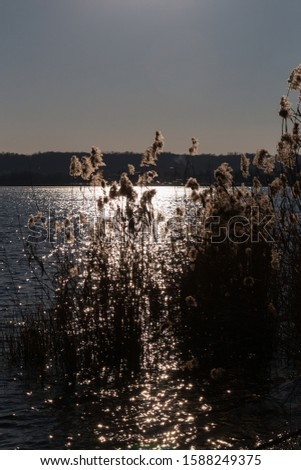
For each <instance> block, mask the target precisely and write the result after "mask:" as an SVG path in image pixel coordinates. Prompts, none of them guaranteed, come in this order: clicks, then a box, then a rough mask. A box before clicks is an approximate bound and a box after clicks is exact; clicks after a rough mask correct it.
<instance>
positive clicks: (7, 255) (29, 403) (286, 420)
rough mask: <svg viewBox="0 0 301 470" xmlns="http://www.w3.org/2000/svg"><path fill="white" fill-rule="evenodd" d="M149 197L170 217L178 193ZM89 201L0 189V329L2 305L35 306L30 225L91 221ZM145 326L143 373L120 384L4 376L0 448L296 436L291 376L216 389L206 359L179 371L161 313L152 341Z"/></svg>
mask: <svg viewBox="0 0 301 470" xmlns="http://www.w3.org/2000/svg"><path fill="white" fill-rule="evenodd" d="M157 189H158V192H157V195H156V196H155V199H154V204H155V206H156V207H157V208H158V209H159V210H163V211H164V212H165V214H167V215H169V214H172V212H173V211H174V209H175V207H176V205H177V204H178V203H181V201H182V200H183V196H184V195H185V189H184V188H180V187H160V188H157ZM138 192H139V189H138ZM97 194H99V190H96V193H95V191H94V190H93V189H89V188H86V189H85V190H84V191H83V190H81V189H80V188H78V187H74V188H55V187H54V188H35V189H34V190H33V189H31V188H0V195H1V199H2V202H3V203H2V205H1V208H0V227H1V231H0V237H1V238H0V249H1V273H2V276H1V279H0V289H1V294H2V295H1V298H0V315H1V319H0V321H1V322H3V320H4V321H7V319H9V315H10V314H11V313H10V310H9V309H8V306H9V304H11V306H12V307H13V308H14V309H17V307H18V305H19V304H20V303H22V306H23V305H28V306H31V305H32V304H34V305H36V304H37V302H38V301H40V300H41V299H40V292H39V291H38V288H37V287H36V286H35V285H34V284H33V285H31V287H30V288H29V287H28V286H29V279H30V277H31V273H30V270H29V268H28V265H27V261H26V258H25V257H24V254H23V252H22V249H23V240H22V238H23V237H26V236H27V232H28V229H27V220H28V217H29V215H30V214H35V213H36V212H37V211H39V210H41V211H42V212H43V213H46V214H47V213H51V212H52V211H56V212H57V213H63V214H64V216H65V217H66V216H67V215H68V214H70V213H72V212H76V211H78V209H79V208H80V209H81V210H84V211H85V212H87V213H88V214H92V215H93V214H95V215H96V214H97V213H98V212H97V207H96V204H95V195H96V196H97ZM46 251H47V250H46ZM158 271H159V270H158ZM175 274H176V273H175ZM156 281H158V283H159V281H160V279H156ZM163 287H164V286H163V285H162V288H163ZM16 288H17V291H18V296H17V304H18V305H16V301H15V299H16V297H15V293H16ZM13 299H14V300H13ZM22 306H21V307H22ZM19 307H20V305H19ZM147 318H148V317H147V316H146V320H145V321H144V323H143V325H142V326H143V335H144V338H145V344H146V347H145V350H144V353H143V363H142V369H141V370H140V371H138V372H135V373H132V374H130V375H129V376H127V377H124V376H122V377H118V375H117V376H116V375H114V374H113V373H112V372H110V373H109V372H106V371H103V373H102V374H101V378H100V379H99V380H98V381H97V382H96V381H95V380H90V379H89V378H88V379H87V378H83V379H82V380H81V381H79V383H77V384H76V385H75V384H73V383H69V384H67V385H66V384H61V383H60V382H59V381H58V380H57V379H55V378H53V380H52V382H51V383H49V384H48V383H47V384H45V383H42V384H41V383H40V382H39V380H40V379H39V378H38V376H39V374H38V373H37V371H32V372H28V371H27V372H26V373H25V371H23V370H21V371H20V370H18V369H17V368H14V367H11V368H6V371H5V373H3V376H2V378H1V379H0V394H1V395H2V397H5V400H1V403H0V417H1V421H2V422H1V425H0V436H1V438H2V439H1V442H2V443H1V444H0V447H1V448H7V449H11V448H16V447H19V448H34V449H38V448H44V449H47V448H49V449H51V448H53V449H60V448H71V449H126V448H128V449H132V448H137V449H138V448H139V449H140V448H141V449H142V448H156V449H177V448H178V449H190V448H191V449H193V448H195V449H227V448H234V449H236V448H254V447H255V446H256V445H258V444H260V443H261V442H264V441H267V440H269V439H271V438H274V437H275V436H279V435H281V433H283V429H287V427H288V425H290V426H291V427H293V428H295V427H297V426H300V423H301V417H300V416H298V409H299V408H298V406H299V402H300V400H299V399H298V397H299V396H301V384H300V383H299V379H298V378H296V377H298V375H292V377H293V378H292V379H290V380H286V379H285V377H284V374H283V376H280V377H279V376H278V377H277V381H275V383H274V382H273V381H272V380H271V375H269V374H268V373H266V375H264V374H263V375H262V374H260V373H259V372H258V371H257V370H255V371H253V372H252V373H249V374H248V373H246V372H245V371H243V370H241V369H235V368H234V367H233V369H231V368H230V370H228V371H227V375H226V377H225V379H224V380H222V381H220V382H218V381H215V380H213V379H212V378H211V377H210V368H209V366H208V365H207V364H206V357H205V356H204V358H203V359H202V361H203V363H202V364H201V367H200V370H197V371H194V370H189V368H187V367H185V364H184V362H183V358H182V357H181V354H180V351H179V348H178V345H177V342H176V340H175V338H174V335H173V332H172V331H171V330H170V329H169V328H168V323H167V322H166V319H165V318H164V312H163V318H160V319H159V321H160V322H161V323H162V325H163V324H166V329H164V330H163V328H162V329H161V330H160V331H159V334H158V331H157V330H155V331H153V330H152V325H151V324H150V322H149V321H148V319H147ZM150 338H151V341H150V340H149V339H150ZM0 359H1V357H0ZM218 366H219V364H216V367H218ZM41 385H42V386H41ZM290 397H291V398H290ZM294 407H295V408H294ZM292 410H293V412H292Z"/></svg>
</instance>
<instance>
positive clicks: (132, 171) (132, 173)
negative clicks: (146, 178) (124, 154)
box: [128, 163, 136, 175]
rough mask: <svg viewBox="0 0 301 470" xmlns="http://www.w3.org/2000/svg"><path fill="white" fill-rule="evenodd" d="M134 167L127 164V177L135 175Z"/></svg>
mask: <svg viewBox="0 0 301 470" xmlns="http://www.w3.org/2000/svg"><path fill="white" fill-rule="evenodd" d="M135 171H136V169H135V167H134V165H131V164H130V163H129V164H128V172H129V175H134V174H135Z"/></svg>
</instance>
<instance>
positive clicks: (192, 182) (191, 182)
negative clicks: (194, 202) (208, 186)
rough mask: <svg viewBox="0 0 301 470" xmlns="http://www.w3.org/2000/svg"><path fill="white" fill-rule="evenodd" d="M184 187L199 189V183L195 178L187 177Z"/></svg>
mask: <svg viewBox="0 0 301 470" xmlns="http://www.w3.org/2000/svg"><path fill="white" fill-rule="evenodd" d="M185 187H186V188H190V189H192V190H198V189H200V185H199V183H198V182H197V180H196V179H195V178H189V179H188V180H187V183H186V185H185Z"/></svg>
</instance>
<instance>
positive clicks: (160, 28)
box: [0, 0, 301, 153]
mask: <svg viewBox="0 0 301 470" xmlns="http://www.w3.org/2000/svg"><path fill="white" fill-rule="evenodd" d="M300 18H301V1H300V0H285V1H284V0H0V58H1V75H0V80H1V89H0V96H1V107H0V109H1V110H0V151H12V152H13V151H15V152H25V153H31V152H34V151H44V150H63V151H64V150H70V151H75V150H78V151H79V150H84V151H85V150H87V151H88V150H89V149H90V147H91V146H92V145H98V146H99V147H100V148H101V149H102V150H103V151H109V150H116V151H124V150H134V151H139V152H140V151H141V152H142V151H143V150H144V149H145V148H146V147H147V146H148V145H149V144H151V143H152V139H153V136H154V132H155V131H156V129H160V130H161V131H162V133H163V135H164V136H165V139H166V145H165V150H166V151H171V152H178V153H183V152H186V151H187V149H188V147H189V146H190V138H191V137H192V136H196V137H198V138H199V140H200V149H199V151H200V152H201V153H203V152H210V153H226V152H231V151H238V152H253V151H256V149H257V148H261V147H265V148H268V149H269V150H270V151H271V152H274V151H275V147H276V144H277V139H278V137H279V134H280V130H281V122H280V119H279V118H278V108H279V99H280V96H281V95H282V94H284V93H285V92H286V89H287V82H286V80H287V76H288V74H289V72H290V71H291V69H292V68H293V67H295V66H297V65H298V64H299V63H300V62H301V47H300V44H301V33H300Z"/></svg>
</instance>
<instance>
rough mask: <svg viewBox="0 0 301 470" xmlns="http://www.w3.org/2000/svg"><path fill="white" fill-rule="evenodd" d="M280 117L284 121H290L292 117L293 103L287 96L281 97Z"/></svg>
mask: <svg viewBox="0 0 301 470" xmlns="http://www.w3.org/2000/svg"><path fill="white" fill-rule="evenodd" d="M279 116H281V117H282V118H283V119H289V118H290V117H292V103H291V102H290V100H289V99H288V97H287V96H281V99H280V109H279Z"/></svg>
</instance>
